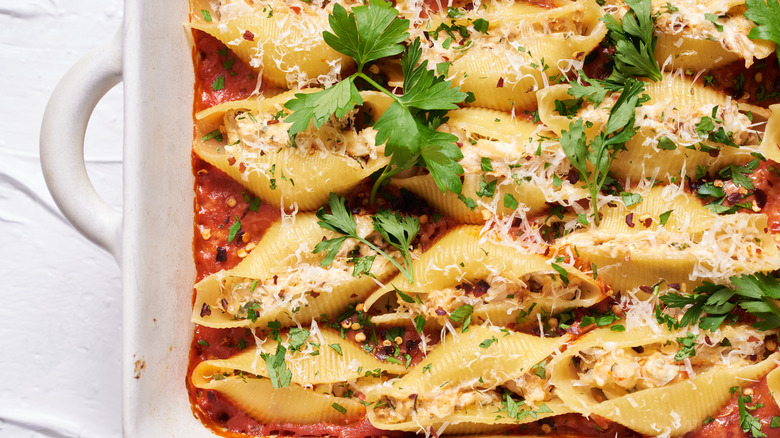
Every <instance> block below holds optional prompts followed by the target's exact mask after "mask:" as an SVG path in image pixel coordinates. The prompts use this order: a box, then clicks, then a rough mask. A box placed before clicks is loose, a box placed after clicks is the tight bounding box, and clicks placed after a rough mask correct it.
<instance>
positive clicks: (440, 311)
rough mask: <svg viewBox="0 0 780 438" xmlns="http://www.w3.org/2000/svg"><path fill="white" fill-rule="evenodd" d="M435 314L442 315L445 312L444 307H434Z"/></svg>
mask: <svg viewBox="0 0 780 438" xmlns="http://www.w3.org/2000/svg"><path fill="white" fill-rule="evenodd" d="M436 314H437V315H439V316H444V315H446V314H447V312H446V311H445V310H444V309H442V308H441V307H439V308H438V309H436Z"/></svg>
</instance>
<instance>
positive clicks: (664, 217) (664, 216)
mask: <svg viewBox="0 0 780 438" xmlns="http://www.w3.org/2000/svg"><path fill="white" fill-rule="evenodd" d="M673 211H674V210H668V211H665V212H663V213H661V215H660V216H659V217H658V218H659V219H660V222H661V225H662V226H663V225H666V222H667V221H668V220H669V216H671V215H672V212H673Z"/></svg>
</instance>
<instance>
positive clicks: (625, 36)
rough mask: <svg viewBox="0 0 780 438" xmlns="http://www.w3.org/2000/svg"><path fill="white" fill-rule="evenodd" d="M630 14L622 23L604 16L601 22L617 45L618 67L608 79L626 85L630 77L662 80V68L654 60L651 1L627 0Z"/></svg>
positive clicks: (616, 59)
mask: <svg viewBox="0 0 780 438" xmlns="http://www.w3.org/2000/svg"><path fill="white" fill-rule="evenodd" d="M626 4H627V5H628V7H629V8H630V11H629V12H628V13H627V14H626V15H625V16H623V21H622V22H619V21H617V19H616V18H615V17H613V16H612V15H605V16H604V18H602V21H604V23H605V24H606V25H607V29H609V33H608V34H607V39H608V40H609V41H611V42H612V43H613V44H614V46H615V51H616V52H615V57H614V61H615V66H614V68H613V69H612V74H611V75H610V77H609V78H608V79H607V80H608V81H610V82H614V83H619V84H622V83H625V81H626V80H627V79H628V78H630V77H631V76H638V77H646V78H650V79H652V80H653V81H660V80H661V78H662V76H661V69H660V68H659V67H658V62H657V61H656V59H655V44H656V40H657V38H656V36H655V33H654V31H653V16H652V14H651V11H650V0H626Z"/></svg>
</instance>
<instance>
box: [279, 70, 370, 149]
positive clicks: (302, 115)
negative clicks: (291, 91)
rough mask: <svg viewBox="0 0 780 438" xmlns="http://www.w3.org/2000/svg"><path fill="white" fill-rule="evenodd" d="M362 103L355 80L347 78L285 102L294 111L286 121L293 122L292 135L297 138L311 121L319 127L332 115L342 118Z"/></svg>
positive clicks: (299, 94) (297, 95) (300, 94)
mask: <svg viewBox="0 0 780 438" xmlns="http://www.w3.org/2000/svg"><path fill="white" fill-rule="evenodd" d="M362 103H363V98H362V97H360V93H359V92H358V89H357V87H356V86H355V82H354V80H353V79H352V78H347V79H346V80H343V81H341V82H339V83H338V84H336V85H334V86H332V87H330V88H326V89H324V90H322V91H318V92H316V93H309V94H305V93H298V94H296V95H295V99H291V100H289V101H288V102H287V103H285V104H284V106H285V107H286V108H287V109H289V110H292V111H294V112H293V113H292V114H290V115H289V116H287V118H286V119H284V121H285V122H287V123H292V126H291V127H290V137H291V138H295V136H296V135H297V134H298V133H299V132H301V131H304V130H306V128H308V127H309V123H311V122H314V126H315V127H316V128H319V127H321V126H322V125H323V124H324V123H325V122H327V121H328V119H330V117H331V116H332V115H335V116H336V117H337V118H339V119H340V118H342V117H344V116H345V115H347V113H348V112H349V111H352V110H353V109H354V108H355V105H360V104H362Z"/></svg>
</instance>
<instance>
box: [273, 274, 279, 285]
mask: <svg viewBox="0 0 780 438" xmlns="http://www.w3.org/2000/svg"><path fill="white" fill-rule="evenodd" d="M278 279H279V276H278V275H274V286H276V280H278Z"/></svg>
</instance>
